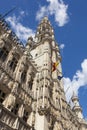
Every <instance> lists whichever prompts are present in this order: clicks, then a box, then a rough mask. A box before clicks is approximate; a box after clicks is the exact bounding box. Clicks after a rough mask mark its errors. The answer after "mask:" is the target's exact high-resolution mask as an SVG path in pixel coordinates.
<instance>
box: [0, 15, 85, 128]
mask: <svg viewBox="0 0 87 130" xmlns="http://www.w3.org/2000/svg"><path fill="white" fill-rule="evenodd" d="M57 61H58V65H57V66H56V69H54V71H52V67H53V66H52V65H53V63H56V62H57ZM58 76H62V69H61V56H60V52H59V47H58V44H57V43H56V41H55V37H54V30H53V28H52V26H51V24H50V22H49V20H48V18H47V17H44V18H43V20H42V21H41V22H40V24H39V26H38V27H37V31H36V35H35V38H34V39H33V38H32V37H29V38H28V40H27V43H26V46H23V45H22V44H21V43H20V41H19V39H18V38H17V36H16V35H15V34H14V33H13V32H12V31H11V30H10V29H9V27H8V25H7V23H6V22H5V20H4V19H0V130H87V122H86V121H85V120H84V119H83V116H82V109H81V107H80V105H79V100H78V97H77V96H76V95H74V94H73V96H72V102H73V104H74V106H73V108H72V109H71V107H70V105H69V104H68V103H67V102H66V98H65V93H64V88H63V83H62V79H61V80H59V79H58Z"/></svg>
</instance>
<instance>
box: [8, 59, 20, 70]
mask: <svg viewBox="0 0 87 130" xmlns="http://www.w3.org/2000/svg"><path fill="white" fill-rule="evenodd" d="M17 63H18V61H17V59H16V58H15V57H13V59H12V61H11V62H10V64H9V67H10V68H11V69H12V70H13V71H14V70H15V68H16V65H17Z"/></svg>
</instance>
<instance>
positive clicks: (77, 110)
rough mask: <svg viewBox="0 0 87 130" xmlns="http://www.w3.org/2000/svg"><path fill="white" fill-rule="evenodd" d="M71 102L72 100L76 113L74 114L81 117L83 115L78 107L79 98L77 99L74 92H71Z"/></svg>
mask: <svg viewBox="0 0 87 130" xmlns="http://www.w3.org/2000/svg"><path fill="white" fill-rule="evenodd" d="M72 102H73V105H74V106H73V111H74V112H75V113H76V115H77V116H78V118H81V119H82V118H83V115H82V109H81V107H80V104H79V99H78V96H76V94H75V92H73V95H72Z"/></svg>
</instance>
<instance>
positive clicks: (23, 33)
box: [6, 12, 34, 42]
mask: <svg viewBox="0 0 87 130" xmlns="http://www.w3.org/2000/svg"><path fill="white" fill-rule="evenodd" d="M21 13H22V14H21V15H24V12H21ZM6 21H7V22H9V23H10V25H11V27H12V29H13V31H14V32H15V33H16V35H17V36H18V37H19V39H20V40H21V41H23V42H25V41H26V40H27V39H28V37H29V36H34V30H32V29H30V28H29V27H26V26H24V25H22V24H21V23H20V16H19V17H18V18H17V17H16V16H15V15H14V16H12V17H11V16H10V17H8V18H6Z"/></svg>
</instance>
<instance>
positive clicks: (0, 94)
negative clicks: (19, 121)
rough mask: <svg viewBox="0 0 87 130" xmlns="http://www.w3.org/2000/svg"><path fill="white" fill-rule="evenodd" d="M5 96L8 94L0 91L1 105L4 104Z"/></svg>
mask: <svg viewBox="0 0 87 130" xmlns="http://www.w3.org/2000/svg"><path fill="white" fill-rule="evenodd" d="M5 96H6V94H5V93H4V92H3V91H2V90H0V103H2V102H3V101H4V99H5Z"/></svg>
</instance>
